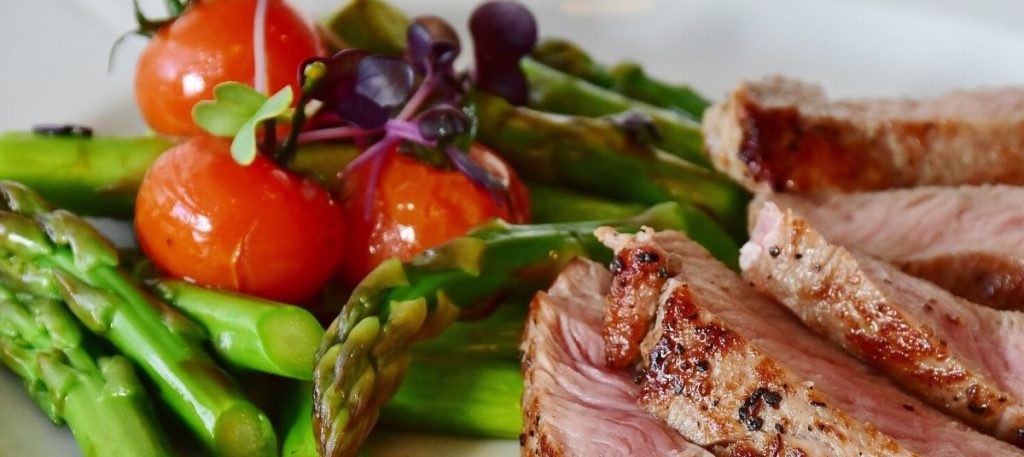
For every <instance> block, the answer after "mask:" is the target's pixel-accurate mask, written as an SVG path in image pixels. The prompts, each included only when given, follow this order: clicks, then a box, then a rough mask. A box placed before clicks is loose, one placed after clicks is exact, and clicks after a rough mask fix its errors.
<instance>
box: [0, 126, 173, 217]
mask: <svg viewBox="0 0 1024 457" xmlns="http://www.w3.org/2000/svg"><path fill="white" fill-rule="evenodd" d="M170 146H171V143H169V142H168V141H166V140H162V139H159V138H152V137H138V138H84V137H60V136H46V135H37V134H34V133H29V132H8V133H4V134H2V135H0V179H9V180H13V181H18V182H21V183H23V184H25V185H28V186H32V187H34V188H36V189H38V191H39V193H40V194H43V195H44V196H45V197H46V198H48V199H50V200H52V201H53V202H54V203H56V204H58V205H60V206H61V207H67V208H74V209H75V210H76V211H79V212H81V213H82V214H87V215H95V216H115V217H131V215H132V212H133V208H134V204H135V193H136V191H137V190H138V188H139V183H141V182H142V176H143V175H144V174H145V173H146V170H148V169H149V166H150V165H151V164H152V163H153V161H154V160H156V158H157V157H158V156H159V155H160V154H161V153H162V152H163V151H165V150H166V149H167V148H168V147H170Z"/></svg>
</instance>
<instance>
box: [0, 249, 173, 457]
mask: <svg viewBox="0 0 1024 457" xmlns="http://www.w3.org/2000/svg"><path fill="white" fill-rule="evenodd" d="M4 254H6V253H4ZM84 343H85V340H84V338H83V335H82V331H81V328H80V324H79V323H78V322H77V321H76V320H75V318H74V317H73V316H71V314H70V313H69V312H68V311H67V309H66V308H64V306H63V305H61V304H60V303H59V302H57V301H54V300H50V299H45V298H44V299H39V298H29V297H26V296H24V295H22V296H18V294H16V293H15V292H14V291H13V290H11V289H9V287H8V286H7V285H3V284H2V283H0V360H2V361H3V362H4V363H5V364H6V365H7V366H8V367H10V368H11V369H12V370H14V371H15V372H16V373H17V374H18V375H19V376H21V377H22V378H23V379H24V380H25V386H26V387H27V388H28V390H29V392H30V394H31V395H32V397H33V398H34V399H35V400H36V402H37V403H39V405H40V406H41V407H42V408H43V410H44V411H45V412H46V413H47V415H48V416H49V417H50V419H51V420H53V421H54V423H57V424H60V423H64V422H66V423H67V424H68V427H69V428H71V432H72V433H73V434H74V435H75V440H76V441H77V442H78V445H79V448H80V449H81V451H82V454H83V455H84V456H86V457H93V456H95V457H118V456H123V457H147V456H153V457H157V456H168V455H171V452H170V450H169V447H168V445H167V441H166V439H165V437H164V436H163V434H162V433H161V432H160V429H159V427H158V426H157V424H156V422H155V420H154V418H153V411H152V405H150V404H149V400H148V398H147V397H146V393H145V391H144V389H143V388H142V385H141V383H140V382H139V379H138V378H137V377H136V376H135V371H134V370H133V369H132V366H131V364H130V363H129V362H128V361H127V360H125V359H124V358H123V357H118V356H114V357H96V356H95V351H94V350H91V349H86V346H85V345H84ZM125 437H131V439H125Z"/></svg>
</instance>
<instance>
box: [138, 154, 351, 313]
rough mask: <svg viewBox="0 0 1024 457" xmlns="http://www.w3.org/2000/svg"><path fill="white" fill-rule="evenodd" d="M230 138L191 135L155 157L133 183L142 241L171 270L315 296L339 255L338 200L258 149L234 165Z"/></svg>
mask: <svg viewBox="0 0 1024 457" xmlns="http://www.w3.org/2000/svg"><path fill="white" fill-rule="evenodd" d="M229 147H230V141H229V140H225V139H220V138H213V137H209V136H198V137H194V138H192V139H191V140H189V141H187V142H185V143H182V144H180V145H178V146H175V147H173V148H171V149H170V150H168V151H167V152H165V153H164V154H163V155H162V156H160V158H159V159H158V160H157V161H156V163H154V164H153V167H152V168H150V170H149V171H148V172H147V173H146V176H145V178H144V179H143V182H142V186H141V188H140V189H139V196H138V200H137V203H136V208H135V229H136V232H137V234H138V238H139V244H140V245H141V246H142V249H143V251H145V253H146V254H147V255H148V256H149V257H150V259H152V260H153V261H154V262H155V263H156V264H157V265H158V266H159V267H160V268H161V269H162V270H164V271H165V272H166V273H168V274H171V275H173V276H176V277H181V278H186V279H189V280H192V281H195V282H198V283H200V284H204V285H209V286H216V287H223V288H228V289H232V290H237V291H241V292H244V293H248V294H253V295H257V296H261V297H265V298H270V299H274V300H280V301H284V302H289V303H302V302H304V301H306V300H308V299H310V298H312V297H313V296H314V295H315V294H316V293H317V291H318V290H319V289H320V288H321V287H322V286H323V285H324V284H325V283H326V282H327V281H328V280H329V279H330V278H331V277H332V276H333V275H334V273H335V270H336V269H337V267H338V263H339V262H340V260H341V257H342V249H343V244H344V242H343V240H344V237H345V224H344V223H343V216H342V212H341V208H340V206H339V205H337V204H335V203H334V200H333V199H332V198H331V196H330V194H329V193H328V192H327V191H325V190H324V189H323V188H321V187H319V186H318V185H316V184H314V183H312V182H311V181H309V180H306V179H302V178H300V177H298V176H296V175H294V174H292V173H290V172H288V171H285V170H282V169H281V168H279V167H278V166H277V165H276V164H275V163H274V162H272V161H270V160H269V159H267V158H265V157H263V156H258V157H257V158H256V160H255V161H254V162H253V163H252V164H251V165H248V166H241V165H238V164H237V163H235V162H234V160H233V159H232V158H231V155H230V153H229Z"/></svg>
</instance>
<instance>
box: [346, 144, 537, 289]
mask: <svg viewBox="0 0 1024 457" xmlns="http://www.w3.org/2000/svg"><path fill="white" fill-rule="evenodd" d="M470 156H471V157H472V158H473V159H474V160H476V161H477V163H479V164H481V165H482V166H484V167H485V168H487V170H488V171H490V172H491V173H493V174H494V175H495V176H496V177H498V178H499V179H500V180H501V181H502V182H503V184H505V187H506V188H507V189H508V190H509V196H510V203H509V204H508V205H504V204H500V203H499V202H497V201H495V199H494V198H493V197H492V195H491V194H490V193H489V192H487V191H486V190H485V189H483V188H481V187H480V186H478V185H477V184H476V183H474V182H473V181H471V180H470V179H469V178H468V177H466V176H465V175H464V174H462V173H461V172H459V171H457V170H446V169H442V168H438V167H436V166H433V165H430V164H427V163H424V162H422V161H420V160H419V159H416V158H413V157H410V156H408V155H405V154H401V153H398V152H397V151H393V152H391V153H390V154H389V155H388V157H387V159H385V162H384V164H383V166H382V167H381V171H380V175H379V178H378V181H377V185H376V187H375V189H374V192H373V193H372V202H371V211H370V212H369V214H367V212H366V204H365V202H366V198H367V191H368V184H369V181H370V179H369V175H370V174H371V168H372V166H371V165H365V166H363V167H362V168H360V169H359V170H357V171H356V172H355V173H353V174H352V175H351V176H349V177H347V178H346V182H345V186H344V190H343V201H344V203H343V204H344V207H345V213H346V216H347V218H346V221H347V222H348V224H349V238H348V243H347V248H346V261H345V264H344V265H343V267H342V273H343V275H344V278H345V282H346V283H348V284H349V285H354V284H357V283H358V282H359V281H360V280H361V279H362V278H363V277H364V276H366V274H367V273H369V272H370V270H372V269H373V268H374V267H375V266H377V265H378V264H380V263H381V262H383V261H384V260H387V259H388V258H391V257H398V258H400V259H402V260H408V259H410V258H412V257H413V256H415V255H416V254H419V253H420V252H423V250H425V249H427V248H430V247H434V246H437V245H439V244H442V243H444V242H445V241H448V240H450V239H452V238H455V237H458V236H462V235H464V234H465V233H466V232H467V231H469V230H470V229H471V228H473V227H474V226H476V225H479V224H482V223H484V222H487V221H489V220H491V219H494V218H502V219H505V220H507V221H510V222H515V223H524V222H527V219H528V218H529V214H530V206H529V195H528V193H527V190H526V186H525V185H524V184H523V183H522V181H521V180H520V179H519V177H518V176H516V174H515V171H513V170H512V168H511V167H510V166H509V165H508V164H507V163H506V162H505V161H504V160H502V159H501V157H499V156H498V155H497V154H495V153H494V152H493V151H491V150H489V149H487V148H485V147H483V146H481V145H474V146H473V147H472V148H471V150H470Z"/></svg>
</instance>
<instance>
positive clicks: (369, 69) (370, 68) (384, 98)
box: [356, 55, 415, 108]
mask: <svg viewBox="0 0 1024 457" xmlns="http://www.w3.org/2000/svg"><path fill="white" fill-rule="evenodd" d="M414 82H415V75H414V74H413V71H412V67H410V66H409V64H407V63H405V62H404V61H402V60H399V59H396V58H393V57H385V56H378V55H372V56H368V57H366V58H364V59H363V60H362V61H360V62H359V68H358V78H357V80H356V92H357V93H358V94H360V95H362V96H364V97H366V98H368V99H370V100H373V101H374V102H375V103H376V104H378V105H380V106H382V107H384V108H394V107H396V106H398V105H401V104H402V102H404V101H405V100H406V99H408V98H409V94H410V93H412V87H413V83H414Z"/></svg>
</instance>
